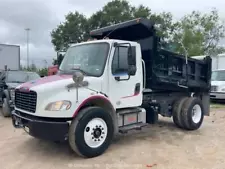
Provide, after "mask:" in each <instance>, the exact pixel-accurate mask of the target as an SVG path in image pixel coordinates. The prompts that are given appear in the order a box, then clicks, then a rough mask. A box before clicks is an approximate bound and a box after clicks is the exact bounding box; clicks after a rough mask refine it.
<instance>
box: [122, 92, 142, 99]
mask: <svg viewBox="0 0 225 169" xmlns="http://www.w3.org/2000/svg"><path fill="white" fill-rule="evenodd" d="M139 93H140V92H137V93H134V94H133V95H131V96H124V97H121V99H126V98H130V97H135V96H138V95H139Z"/></svg>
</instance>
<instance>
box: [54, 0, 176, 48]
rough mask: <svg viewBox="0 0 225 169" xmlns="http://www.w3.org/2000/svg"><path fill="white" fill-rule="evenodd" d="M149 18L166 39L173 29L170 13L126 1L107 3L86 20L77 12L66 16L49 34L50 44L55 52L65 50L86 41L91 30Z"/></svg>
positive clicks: (117, 0) (119, 0) (118, 0)
mask: <svg viewBox="0 0 225 169" xmlns="http://www.w3.org/2000/svg"><path fill="white" fill-rule="evenodd" d="M139 17H143V18H149V19H151V20H153V21H154V22H155V23H156V26H157V27H158V28H159V29H158V32H159V34H160V35H161V37H162V40H164V38H168V36H169V33H170V31H172V29H173V23H172V15H171V14H170V13H165V12H164V13H162V14H154V13H152V12H151V10H150V9H149V8H148V7H145V6H143V5H140V6H138V7H134V6H131V5H130V4H129V2H128V1H126V0H114V1H111V2H109V3H107V4H106V5H105V6H104V7H103V8H102V9H101V10H99V11H97V12H96V13H94V14H93V15H92V16H91V17H90V18H86V17H85V16H84V15H83V14H80V13H79V12H77V11H76V12H75V13H71V12H70V13H69V14H68V15H66V18H65V22H64V23H60V24H59V25H58V26H57V28H56V29H54V30H53V31H52V32H51V37H52V44H53V45H54V46H55V50H56V51H59V50H65V49H66V48H68V46H69V44H70V43H72V42H73V43H79V42H81V41H86V40H87V39H88V37H89V32H90V31H91V30H93V29H97V28H100V27H104V26H108V25H112V24H116V23H119V22H123V21H127V20H130V19H134V18H139Z"/></svg>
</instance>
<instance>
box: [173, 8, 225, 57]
mask: <svg viewBox="0 0 225 169" xmlns="http://www.w3.org/2000/svg"><path fill="white" fill-rule="evenodd" d="M224 37H225V27H224V25H223V23H221V21H220V19H219V15H218V12H217V10H215V9H213V10H212V11H211V12H210V13H208V14H201V13H200V12H197V11H193V12H192V13H191V14H189V15H186V16H184V17H183V18H182V19H181V20H180V21H179V22H178V27H177V28H176V30H175V31H174V32H173V37H172V38H173V43H174V44H175V46H176V47H175V51H176V52H179V53H184V52H185V51H184V48H183V47H182V44H183V46H184V47H185V48H186V50H187V53H188V55H189V56H194V55H216V54H218V53H221V52H223V51H224V48H222V47H219V45H218V43H219V41H220V40H221V39H222V38H224Z"/></svg>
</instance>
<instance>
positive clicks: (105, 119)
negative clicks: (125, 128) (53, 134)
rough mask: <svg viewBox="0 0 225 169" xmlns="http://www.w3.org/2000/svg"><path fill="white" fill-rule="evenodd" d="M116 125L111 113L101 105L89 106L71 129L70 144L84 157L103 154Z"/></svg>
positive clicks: (73, 122) (76, 118)
mask: <svg viewBox="0 0 225 169" xmlns="http://www.w3.org/2000/svg"><path fill="white" fill-rule="evenodd" d="M113 136H114V125H113V120H112V117H111V115H110V114H109V113H108V112H105V110H104V109H102V108H100V107H88V108H84V109H82V110H81V112H79V114H78V116H77V117H75V119H74V120H73V121H72V123H71V125H70V129H69V145H70V147H71V149H72V150H73V151H75V152H76V153H77V154H78V155H80V156H82V157H88V158H92V157H96V156H99V155H101V154H103V153H104V152H105V151H106V149H107V148H108V147H109V145H110V144H111V141H112V139H113Z"/></svg>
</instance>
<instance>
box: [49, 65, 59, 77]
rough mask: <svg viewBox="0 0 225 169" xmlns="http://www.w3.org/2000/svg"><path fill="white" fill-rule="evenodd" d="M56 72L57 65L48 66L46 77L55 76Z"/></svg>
mask: <svg viewBox="0 0 225 169" xmlns="http://www.w3.org/2000/svg"><path fill="white" fill-rule="evenodd" d="M57 72H58V65H54V66H50V67H49V68H48V76H51V75H55V74H57Z"/></svg>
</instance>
